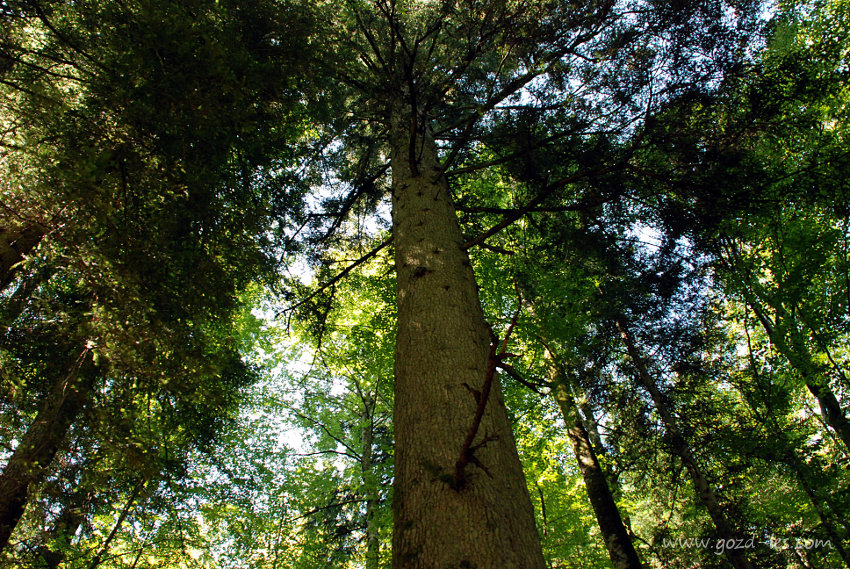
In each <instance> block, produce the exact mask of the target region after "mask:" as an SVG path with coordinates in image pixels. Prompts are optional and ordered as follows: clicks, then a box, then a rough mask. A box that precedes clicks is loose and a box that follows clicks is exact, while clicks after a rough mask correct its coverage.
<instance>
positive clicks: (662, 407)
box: [615, 315, 751, 569]
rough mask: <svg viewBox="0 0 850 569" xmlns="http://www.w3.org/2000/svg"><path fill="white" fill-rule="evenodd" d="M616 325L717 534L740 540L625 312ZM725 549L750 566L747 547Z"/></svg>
mask: <svg viewBox="0 0 850 569" xmlns="http://www.w3.org/2000/svg"><path fill="white" fill-rule="evenodd" d="M615 324H616V325H617V330H618V331H619V332H620V336H621V337H622V339H623V343H624V344H625V345H626V350H627V351H628V353H629V358H630V359H631V360H632V363H633V364H634V366H635V368H636V369H637V376H638V379H639V381H640V383H641V384H642V385H643V387H644V388H645V389H646V390H647V391H648V392H649V395H650V397H651V398H652V402H653V403H654V404H655V408H656V410H657V411H658V414H659V415H660V416H661V422H662V423H663V424H664V430H665V431H666V433H667V438H668V440H669V442H670V449H671V450H672V451H673V453H674V454H675V455H676V456H678V457H679V458H680V459H681V461H682V464H684V465H685V468H686V469H687V470H688V474H689V475H690V477H691V481H692V482H693V484H694V489H695V490H696V492H697V497H698V498H699V500H700V501H701V502H702V504H703V506H705V509H706V510H708V515H709V517H710V518H711V521H712V522H713V523H714V527H715V529H716V531H717V536H718V537H719V538H720V539H722V540H723V541H724V543H737V538H738V537H739V536H738V535H737V534H736V532H735V531H734V530H733V529H732V525H731V524H730V523H729V520H728V519H727V518H726V514H725V513H724V512H723V508H722V506H721V505H720V500H719V499H718V497H717V493H716V492H715V490H714V486H712V484H711V483H710V482H709V481H708V478H706V476H705V473H703V471H702V468H700V466H699V465H698V464H697V462H696V460H695V459H694V456H693V453H692V452H691V449H690V447H688V444H687V442H686V441H685V438H684V436H682V432H681V430H680V429H679V425H678V421H676V419H675V418H674V417H673V414H672V413H671V412H670V409H669V408H668V407H667V402H666V401H665V399H664V396H663V395H662V394H661V391H659V389H658V386H657V385H656V384H655V380H653V378H652V376H651V375H649V371H648V370H647V369H646V364H644V361H643V358H642V357H641V355H640V352H639V350H638V349H637V346H636V345H635V343H634V340H633V339H632V336H631V334H630V333H629V330H628V325H627V323H626V319H625V318H624V317H623V316H621V315H620V316H617V317H616V319H615ZM730 540H731V541H730ZM723 551H724V553H725V554H726V558H727V559H728V560H729V562H730V563H731V564H732V566H733V567H735V568H736V569H750V567H751V565H750V562H749V561H748V560H747V556H746V554H745V553H744V550H743V549H738V548H735V547H732V548H724V550H723Z"/></svg>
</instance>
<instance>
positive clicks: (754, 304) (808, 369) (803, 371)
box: [729, 245, 850, 450]
mask: <svg viewBox="0 0 850 569" xmlns="http://www.w3.org/2000/svg"><path fill="white" fill-rule="evenodd" d="M729 254H730V256H731V258H732V259H733V261H736V262H737V260H738V258H739V254H738V253H737V250H736V249H735V247H734V245H732V246H730V252H729ZM729 270H730V272H733V274H735V275H736V278H737V279H738V281H739V284H740V285H741V290H742V291H743V295H744V300H745V301H746V303H747V304H748V305H749V307H750V308H751V309H752V311H753V313H755V315H756V318H758V321H759V322H760V323H761V325H762V327H763V328H764V331H765V333H766V334H767V337H768V338H769V339H770V342H771V343H772V344H773V345H774V346H775V347H776V349H777V351H778V352H779V353H780V354H782V356H783V357H785V359H787V360H788V363H790V364H791V366H792V367H793V368H794V369H796V370H797V372H798V373H799V374H800V376H801V377H802V378H803V381H804V382H805V384H806V387H807V388H808V390H809V391H810V392H811V394H812V395H814V397H815V399H817V401H818V405H819V406H820V409H821V415H822V416H823V419H824V422H825V423H826V424H827V425H828V426H829V427H830V428H831V429H832V430H833V431H835V433H836V434H837V435H838V437H839V438H840V439H841V441H842V442H843V443H844V446H845V448H846V449H847V450H850V420H848V419H847V416H846V415H845V414H844V410H843V409H842V408H841V404H840V403H839V402H838V398H837V397H836V396H835V393H834V392H833V391H832V389H831V388H830V387H829V383H828V380H827V379H826V378H823V377H822V374H819V373H817V371H818V366H817V365H816V364H815V362H814V361H813V359H812V354H811V352H810V351H809V349H808V347H807V346H806V345H805V340H804V339H803V338H802V332H800V330H799V329H798V328H797V326H796V323H794V322H793V321H792V322H791V326H792V329H791V331H790V344H789V342H788V341H786V338H785V335H784V334H782V333H781V332H778V331H777V330H776V327H777V326H775V325H774V323H773V322H771V320H770V318H768V316H767V314H766V313H765V310H764V307H763V306H762V304H761V302H760V301H759V291H758V290H755V291H754V290H752V287H757V286H758V285H757V282H756V281H755V280H754V278H753V277H751V276H750V275H749V274H746V275H745V276H741V275H740V273H735V271H737V270H738V269H736V268H735V264H734V263H732V266H731V267H730V269H729ZM745 272H746V271H745ZM748 281H749V282H748ZM764 297H765V295H764V294H762V295H761V298H764ZM774 308H776V309H777V311H778V312H779V314H781V315H782V316H784V317H785V318H793V316H790V315H789V314H788V312H787V311H786V310H784V309H783V308H782V307H781V306H779V307H774Z"/></svg>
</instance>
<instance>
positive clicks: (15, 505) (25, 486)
mask: <svg viewBox="0 0 850 569" xmlns="http://www.w3.org/2000/svg"><path fill="white" fill-rule="evenodd" d="M93 365H94V363H93V361H92V354H91V351H90V350H88V349H86V350H85V351H84V352H83V353H82V354H81V355H80V357H79V359H78V361H77V362H76V363H75V364H74V368H73V369H72V370H71V371H70V372H69V373H68V375H67V376H66V377H64V378H62V379H61V380H59V381H57V382H56V383H55V384H54V385H53V386H52V387H51V389H50V391H49V392H48V393H47V396H46V397H45V400H44V402H43V403H42V405H41V409H40V411H39V412H38V415H37V416H36V418H35V420H34V421H33V422H32V424H31V425H30V426H29V428H28V429H27V432H26V433H25V434H24V436H23V438H22V439H21V442H20V444H19V445H18V446H17V448H15V451H14V452H13V453H12V456H11V458H10V459H9V462H8V463H7V464H6V467H5V468H4V469H3V473H2V474H0V550H2V549H4V548H5V547H6V545H7V543H8V542H9V537H10V536H11V535H12V531H14V529H15V526H16V525H17V524H18V521H20V519H21V516H22V515H23V513H24V509H25V508H26V505H27V492H28V490H29V487H30V485H31V484H33V483H36V482H39V481H40V480H41V479H42V478H43V477H44V475H45V473H46V472H47V469H48V468H49V467H50V463H51V462H53V457H54V456H55V455H56V452H57V451H58V450H59V446H60V444H61V443H62V440H63V439H64V438H65V434H66V433H67V431H68V428H69V427H70V426H71V423H73V421H74V419H76V417H77V415H78V414H79V412H80V409H81V408H82V405H83V402H84V400H85V399H86V397H87V396H88V392H89V388H88V385H87V384H88V382H89V381H90V380H91V378H90V377H89V376H90V375H91V371H92V369H91V368H92V367H93Z"/></svg>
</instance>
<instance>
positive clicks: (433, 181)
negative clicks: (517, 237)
mask: <svg viewBox="0 0 850 569" xmlns="http://www.w3.org/2000/svg"><path fill="white" fill-rule="evenodd" d="M399 98H400V99H401V98H402V95H401V93H399ZM414 116H416V113H415V112H412V111H411V109H410V107H409V105H407V104H404V103H403V102H401V101H397V102H396V104H395V105H394V107H393V112H392V117H391V125H390V128H391V129H392V136H391V145H392V148H391V150H392V177H393V182H392V191H393V242H394V244H395V265H396V275H397V303H398V336H397V340H396V350H395V377H396V380H395V402H394V424H395V437H396V448H395V486H394V497H393V502H394V504H393V506H394V510H393V511H394V532H393V567H394V568H395V569H402V568H404V569H414V568H428V569H449V568H464V567H466V568H473V567H475V568H479V569H487V568H493V567H499V568H503V569H511V568H515V569H520V568H522V569H543V567H545V562H544V560H543V554H542V550H541V547H540V542H539V537H538V535H537V528H536V527H535V521H534V512H533V509H532V506H531V499H530V497H529V495H528V488H527V486H526V483H525V477H524V476H523V472H522V467H521V465H520V462H519V457H518V454H517V450H516V444H515V441H514V437H513V432H512V430H511V425H510V423H509V421H508V417H507V413H506V410H505V404H504V401H503V398H502V394H501V387H500V383H499V378H498V375H497V374H495V373H494V366H493V365H492V364H493V362H492V361H491V357H490V355H491V352H494V350H493V349H492V348H491V346H492V344H491V340H490V334H489V331H488V326H487V323H486V322H485V321H484V314H483V311H482V309H481V304H480V300H479V298H478V288H477V285H476V283H475V277H474V275H473V272H472V268H471V266H470V263H469V258H468V256H467V253H466V251H465V249H464V248H463V243H464V239H463V235H462V234H461V231H460V227H459V225H458V222H457V215H456V213H455V210H454V206H453V204H452V202H451V198H450V196H449V188H448V182H447V181H446V179H445V177H443V176H440V177H439V178H438V177H437V174H438V173H439V164H438V161H437V156H436V145H435V144H434V141H433V139H432V138H431V137H430V134H429V133H427V132H425V131H424V129H422V128H420V127H419V126H418V125H419V123H420V120H418V117H417V119H416V120H414V119H413V117H414ZM470 438H472V440H471V441H470V440H468V439H470Z"/></svg>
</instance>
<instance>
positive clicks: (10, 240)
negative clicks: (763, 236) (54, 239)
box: [0, 223, 47, 290]
mask: <svg viewBox="0 0 850 569" xmlns="http://www.w3.org/2000/svg"><path fill="white" fill-rule="evenodd" d="M46 233H47V229H46V228H45V227H44V226H42V225H39V224H37V223H33V224H30V225H27V226H25V227H22V228H17V229H12V228H7V227H0V290H3V289H5V288H6V287H7V286H9V283H11V282H12V279H13V278H14V276H15V273H16V272H17V267H18V265H19V263H21V261H23V260H24V259H25V258H26V256H27V255H28V254H29V253H30V252H31V251H32V250H33V249H35V247H36V245H38V244H39V243H40V242H41V240H42V238H43V237H44V235H45V234H46Z"/></svg>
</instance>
